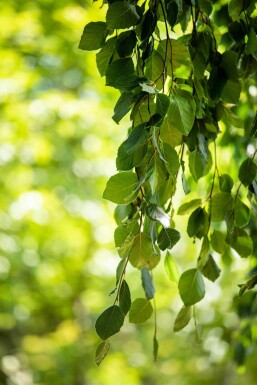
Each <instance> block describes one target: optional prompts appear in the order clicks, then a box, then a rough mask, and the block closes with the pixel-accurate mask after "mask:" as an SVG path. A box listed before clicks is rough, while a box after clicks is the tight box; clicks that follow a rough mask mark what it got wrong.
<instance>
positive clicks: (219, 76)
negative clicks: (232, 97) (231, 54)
mask: <svg viewBox="0 0 257 385" xmlns="http://www.w3.org/2000/svg"><path fill="white" fill-rule="evenodd" d="M227 80H228V79H227V75H226V72H225V70H224V69H223V68H221V67H213V69H212V70H211V73H210V77H209V80H208V91H209V95H210V97H211V98H212V99H213V100H214V101H217V100H218V99H219V98H220V97H221V94H222V91H223V89H224V87H225V85H226V83H227Z"/></svg>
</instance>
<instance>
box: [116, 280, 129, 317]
mask: <svg viewBox="0 0 257 385" xmlns="http://www.w3.org/2000/svg"><path fill="white" fill-rule="evenodd" d="M119 307H120V309H121V310H122V311H123V313H124V315H126V314H127V313H128V312H129V310H130V308H131V296H130V290H129V286H128V284H127V282H126V281H125V280H123V281H122V284H121V287H120V293H119Z"/></svg>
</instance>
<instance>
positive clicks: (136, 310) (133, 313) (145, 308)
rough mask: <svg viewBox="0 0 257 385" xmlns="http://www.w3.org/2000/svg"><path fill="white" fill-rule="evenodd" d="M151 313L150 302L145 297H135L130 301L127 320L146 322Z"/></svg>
mask: <svg viewBox="0 0 257 385" xmlns="http://www.w3.org/2000/svg"><path fill="white" fill-rule="evenodd" d="M152 313H153V307H152V305H151V302H150V301H148V300H147V299H145V298H137V299H135V301H133V302H132V305H131V309H130V312H129V322H130V323H134V324H141V323H144V322H146V321H147V320H148V319H149V318H150V317H151V315H152Z"/></svg>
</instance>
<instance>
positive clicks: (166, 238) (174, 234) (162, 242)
mask: <svg viewBox="0 0 257 385" xmlns="http://www.w3.org/2000/svg"><path fill="white" fill-rule="evenodd" d="M179 240H180V233H179V232H178V231H177V230H175V229H169V228H163V229H162V230H161V232H160V234H159V235H158V239H157V242H158V246H159V247H160V249H161V250H166V249H172V247H173V246H175V245H176V243H177V242H178V241H179Z"/></svg>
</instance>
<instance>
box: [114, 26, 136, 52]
mask: <svg viewBox="0 0 257 385" xmlns="http://www.w3.org/2000/svg"><path fill="white" fill-rule="evenodd" d="M136 43H137V37H136V33H135V31H133V30H130V31H126V32H122V33H121V34H119V36H118V38H117V40H116V50H117V52H118V55H119V56H120V57H126V56H130V55H131V54H132V53H133V50H134V48H135V46H136Z"/></svg>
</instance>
